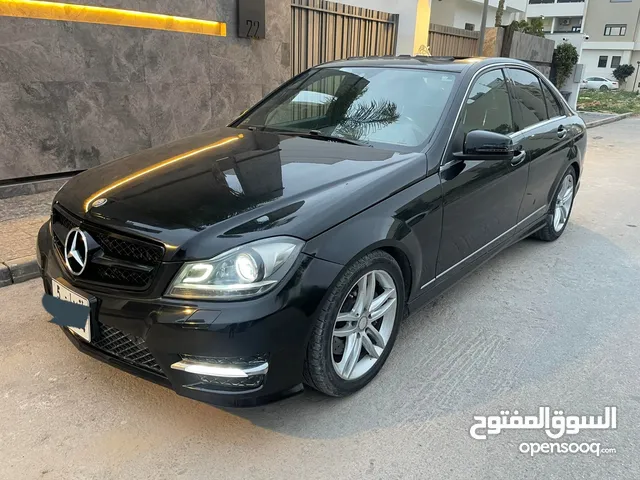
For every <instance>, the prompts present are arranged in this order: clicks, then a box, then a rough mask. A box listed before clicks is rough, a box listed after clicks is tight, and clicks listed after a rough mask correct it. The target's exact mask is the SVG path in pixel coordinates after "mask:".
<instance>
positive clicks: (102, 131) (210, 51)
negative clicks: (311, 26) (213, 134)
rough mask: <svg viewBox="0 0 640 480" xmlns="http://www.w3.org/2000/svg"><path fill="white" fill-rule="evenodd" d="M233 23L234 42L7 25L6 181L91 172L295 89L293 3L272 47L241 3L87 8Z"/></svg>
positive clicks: (195, 0) (154, 2) (0, 171)
mask: <svg viewBox="0 0 640 480" xmlns="http://www.w3.org/2000/svg"><path fill="white" fill-rule="evenodd" d="M74 3H79V4H80V3H81V4H85V5H101V6H108V7H121V8H127V9H131V10H139V11H146V12H155V13H166V14H173V15H181V16H187V17H194V18H202V19H211V20H220V21H225V22H227V37H212V36H206V35H194V34H184V33H174V32H166V31H159V30H148V29H139V28H130V27H116V26H108V25H94V24H85V23H73V22H57V21H49V20H31V19H23V18H10V17H0V180H3V179H8V178H16V177H24V176H29V175H38V174H46V173H54V172H63V171H66V170H75V169H83V168H89V167H92V166H95V165H98V164H100V163H104V162H108V161H110V160H113V159H115V158H119V157H122V156H124V155H128V154H130V153H133V152H136V151H139V150H142V149H145V148H148V147H151V146H155V145H159V144H162V143H166V142H169V141H172V140H174V139H177V138H180V137H184V136H187V135H190V134H195V133H198V132H201V131H203V130H207V129H211V128H215V127H217V126H220V125H225V124H227V123H228V122H229V121H230V120H232V119H233V118H234V117H236V116H237V115H239V114H240V113H241V112H242V111H244V110H245V109H246V108H247V107H249V106H250V105H252V104H253V103H255V102H256V101H258V100H259V99H260V98H261V97H262V96H263V95H264V94H266V93H268V92H269V91H271V90H272V89H273V88H275V87H276V86H277V85H279V84H280V83H282V82H283V81H285V80H286V79H288V78H289V77H290V75H291V67H290V43H289V42H290V35H291V13H290V8H291V7H290V0H267V2H266V3H267V32H266V37H267V38H266V39H265V40H249V39H240V38H237V37H236V29H237V21H236V16H237V15H236V1H235V0H180V1H178V0H81V1H77V2H74Z"/></svg>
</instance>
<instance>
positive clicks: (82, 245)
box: [64, 227, 89, 276]
mask: <svg viewBox="0 0 640 480" xmlns="http://www.w3.org/2000/svg"><path fill="white" fill-rule="evenodd" d="M88 245H89V244H88V242H87V236H86V235H85V234H84V232H83V231H82V230H80V229H79V228H77V227H76V228H72V229H71V230H69V233H67V238H66V239H65V241H64V262H65V265H66V266H67V268H68V269H69V271H70V272H71V273H73V274H74V275H76V276H77V275H80V274H81V273H82V272H84V268H85V267H86V266H87V257H88V254H89V247H88Z"/></svg>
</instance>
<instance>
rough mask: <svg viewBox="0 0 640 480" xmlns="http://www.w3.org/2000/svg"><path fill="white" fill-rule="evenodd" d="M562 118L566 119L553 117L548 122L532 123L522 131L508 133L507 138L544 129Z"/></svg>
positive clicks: (564, 116)
mask: <svg viewBox="0 0 640 480" xmlns="http://www.w3.org/2000/svg"><path fill="white" fill-rule="evenodd" d="M563 118H567V116H566V115H563V116H560V117H553V118H549V119H548V120H544V121H542V122H538V123H534V124H533V125H529V126H528V127H525V128H523V129H522V130H518V131H517V132H513V133H510V134H509V135H508V136H509V137H511V138H515V137H517V136H518V135H521V134H523V133H524V134H526V133H527V132H528V131H530V130H534V129H536V128H540V127H544V126H545V125H546V124H548V123H553V122H557V121H558V120H560V119H563Z"/></svg>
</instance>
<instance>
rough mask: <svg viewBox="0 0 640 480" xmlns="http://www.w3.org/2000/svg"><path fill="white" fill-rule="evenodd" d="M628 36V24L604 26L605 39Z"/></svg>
mask: <svg viewBox="0 0 640 480" xmlns="http://www.w3.org/2000/svg"><path fill="white" fill-rule="evenodd" d="M626 34H627V24H626V23H625V24H624V25H622V24H621V25H613V24H607V25H605V26H604V36H605V37H624V36H625V35H626Z"/></svg>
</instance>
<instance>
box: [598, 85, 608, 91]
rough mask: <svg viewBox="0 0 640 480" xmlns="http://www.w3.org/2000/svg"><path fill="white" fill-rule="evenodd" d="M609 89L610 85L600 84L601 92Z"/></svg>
mask: <svg viewBox="0 0 640 480" xmlns="http://www.w3.org/2000/svg"><path fill="white" fill-rule="evenodd" d="M607 90H609V87H607V86H606V85H600V91H601V92H606V91H607Z"/></svg>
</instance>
